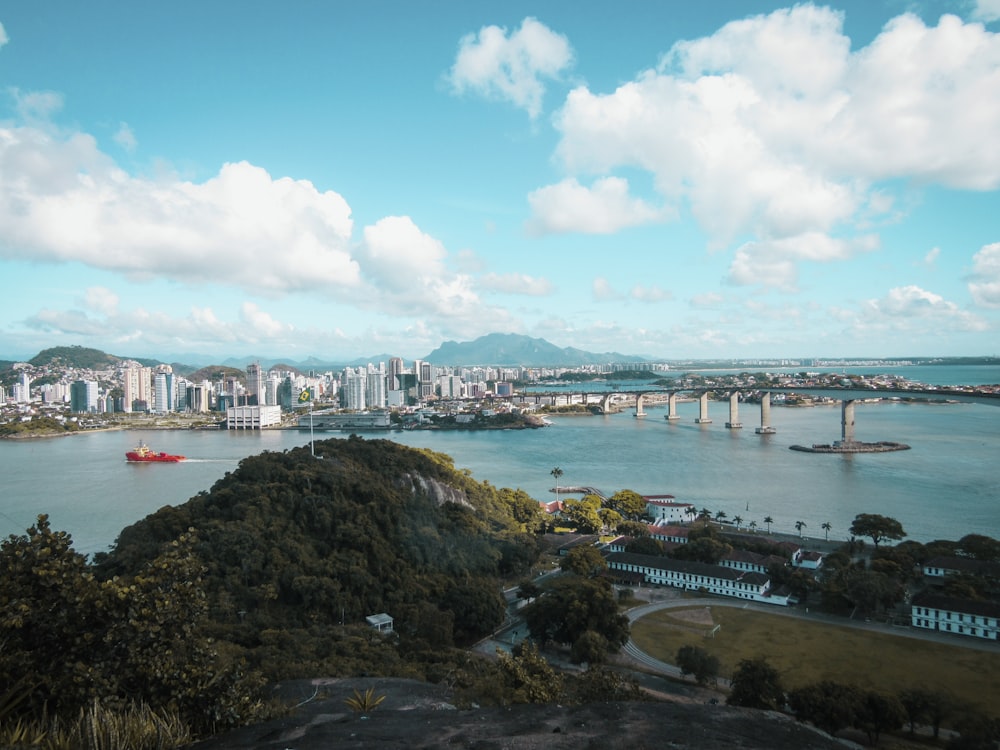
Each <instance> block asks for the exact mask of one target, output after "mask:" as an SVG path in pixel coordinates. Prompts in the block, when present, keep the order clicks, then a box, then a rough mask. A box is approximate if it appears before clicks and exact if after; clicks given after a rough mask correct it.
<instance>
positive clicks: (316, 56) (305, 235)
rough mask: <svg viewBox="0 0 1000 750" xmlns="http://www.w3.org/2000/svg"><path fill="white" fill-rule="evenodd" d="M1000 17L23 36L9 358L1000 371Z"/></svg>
mask: <svg viewBox="0 0 1000 750" xmlns="http://www.w3.org/2000/svg"><path fill="white" fill-rule="evenodd" d="M998 31H1000V2H998V0H924V1H923V2H917V3H910V2H903V1H902V0H882V1H881V2H874V3H869V2H860V1H857V0H850V1H844V2H836V3H830V4H806V5H793V4H791V3H778V2H769V1H763V0H752V1H749V2H742V1H741V2H730V1H728V0H726V1H720V2H717V3H712V4H709V6H708V7H672V4H666V3H664V4H654V5H652V6H650V5H649V4H639V3H625V4H624V5H619V6H616V7H615V8H614V9H612V8H610V7H607V6H606V5H604V4H600V3H583V4H575V5H573V6H565V7H559V6H553V7H546V6H541V7H535V6H533V4H530V3H523V2H513V3H508V4H505V5H504V6H503V7H496V8H491V7H488V6H480V5H476V4H465V3H459V2H444V3H440V4H435V5H434V6H433V7H420V6H415V5H413V4H404V3H400V2H389V3H387V4H383V5H379V6H377V7H376V6H370V5H367V4H358V5H356V6H355V5H347V4H341V3H335V4H334V3H330V4H326V3H315V4H302V5H301V6H296V7H295V8H294V9H287V8H279V7H276V6H273V5H271V4H267V3H263V2H257V1H253V2H244V3H240V4H239V5H236V4H234V3H229V2H220V3H213V4H210V5H208V6H205V5H204V4H195V3H193V2H189V1H182V2H180V3H177V4H173V5H171V6H169V7H167V6H156V7H154V6H148V7H137V8H134V9H131V10H130V12H128V13H122V12H119V11H118V10H116V9H115V8H113V7H111V6H101V5H98V6H86V5H80V4H76V3H70V2H68V0H56V1H55V2H52V3H48V4H46V5H45V6H44V7H43V8H40V9H39V8H34V7H31V6H28V5H24V4H22V5H19V6H11V7H6V8H4V9H2V10H0V89H2V92H0V274H2V278H3V279H4V285H3V288H4V294H3V295H2V300H0V359H5V358H9V359H19V358H28V357H31V356H33V355H34V354H36V353H37V352H38V351H40V350H42V349H45V348H48V347H53V346H66V345H80V346H85V347H93V348H97V349H101V350H103V351H106V352H109V353H114V354H117V355H120V356H136V357H157V358H160V359H163V360H170V359H173V358H174V357H176V356H178V355H187V354H191V355H201V356H204V357H208V358H211V357H215V358H216V359H217V360H218V361H222V360H225V359H227V358H230V357H233V358H239V357H250V356H252V357H282V356H283V357H288V358H289V359H294V360H306V359H308V358H310V357H315V358H319V359H322V360H339V361H352V360H355V359H357V358H359V357H370V356H377V355H378V354H379V353H384V352H391V353H394V354H398V355H399V356H401V357H403V358H405V359H407V360H412V359H416V358H419V357H422V356H425V355H426V354H427V353H428V352H430V351H432V350H433V349H435V348H436V347H438V346H439V345H440V344H441V343H443V342H446V341H472V340H475V339H476V338H478V337H479V336H482V335H484V334H487V333H491V332H503V333H518V334H523V335H526V336H530V337H534V338H542V339H545V340H546V341H548V342H551V343H553V344H555V345H556V346H559V347H575V348H579V349H583V350H586V351H591V352H619V353H622V354H627V355H635V356H643V357H648V358H650V359H659V360H678V359H687V358H690V359H736V358H776V357H779V358H807V357H828V358H835V357H871V358H891V357H920V356H925V357H927V356H989V355H995V354H997V353H998V351H997V342H998V340H1000V337H998V335H997V332H998V328H1000V223H998V222H997V220H996V218H995V217H996V215H997V212H998V209H1000V200H998V198H1000V149H997V147H996V143H997V136H998V135H1000V95H998V92H1000V34H998Z"/></svg>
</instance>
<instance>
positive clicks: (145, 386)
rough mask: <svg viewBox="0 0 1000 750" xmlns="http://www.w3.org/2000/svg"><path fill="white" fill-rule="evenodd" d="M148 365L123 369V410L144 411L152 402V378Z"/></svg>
mask: <svg viewBox="0 0 1000 750" xmlns="http://www.w3.org/2000/svg"><path fill="white" fill-rule="evenodd" d="M152 375H153V371H152V369H151V368H149V367H129V368H127V369H126V370H125V373H124V377H123V378H122V380H123V383H122V384H123V386H124V391H125V411H135V410H136V409H138V410H139V411H146V410H147V409H149V408H150V407H151V406H152V403H153V388H152V381H153V378H152Z"/></svg>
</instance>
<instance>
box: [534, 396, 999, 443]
mask: <svg viewBox="0 0 1000 750" xmlns="http://www.w3.org/2000/svg"><path fill="white" fill-rule="evenodd" d="M749 390H753V391H755V392H760V394H761V397H760V426H759V427H757V428H755V429H754V432H755V433H756V434H758V435H773V434H774V433H775V432H776V430H775V428H774V426H773V425H772V424H771V395H772V393H786V394H793V393H794V394H796V395H801V396H811V397H814V398H815V397H821V398H829V399H833V400H837V401H841V402H842V413H841V436H842V439H843V440H847V441H853V439H854V402H855V401H860V400H866V399H872V398H920V399H931V400H935V399H937V400H940V399H945V400H952V401H962V402H970V403H980V404H989V405H991V406H1000V395H998V394H991V393H967V392H956V391H953V390H950V389H946V388H925V389H915V388H908V389H864V388H801V387H800V388H794V387H777V386H776V387H769V388H756V389H742V390H741V389H724V388H676V389H671V388H663V387H651V388H648V389H641V390H633V391H624V390H623V391H615V390H611V391H580V392H566V391H559V392H550V393H522V394H517V396H516V397H515V398H516V399H517V400H520V401H521V403H525V402H528V403H530V402H532V401H533V402H534V403H535V404H536V405H542V404H551V405H553V406H559V405H571V404H582V405H584V406H590V405H594V406H596V407H598V408H599V410H600V412H601V413H602V414H607V413H610V412H612V411H614V409H615V405H616V404H619V403H625V404H628V405H632V404H633V403H634V407H635V416H636V418H640V419H641V418H643V417H645V416H646V410H645V407H646V406H647V405H648V402H650V401H656V402H659V403H664V402H665V403H666V406H667V414H666V419H667V421H668V422H673V421H676V420H678V419H680V417H678V415H677V401H678V398H680V397H681V394H690V397H691V398H692V399H696V400H697V401H698V416H697V418H696V419H695V420H694V421H695V423H696V424H711V423H712V419H711V417H710V416H709V411H708V402H709V396H710V395H711V394H717V393H727V394H728V396H727V397H726V398H727V400H728V404H729V419H728V420H727V421H726V423H725V425H726V428H727V429H730V430H738V429H741V428H742V427H743V424H742V422H740V416H739V403H740V400H741V398H744V397H743V391H749Z"/></svg>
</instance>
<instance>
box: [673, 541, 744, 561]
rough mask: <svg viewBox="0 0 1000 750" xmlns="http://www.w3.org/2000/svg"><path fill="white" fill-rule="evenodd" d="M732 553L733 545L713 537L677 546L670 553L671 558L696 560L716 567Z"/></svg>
mask: <svg viewBox="0 0 1000 750" xmlns="http://www.w3.org/2000/svg"><path fill="white" fill-rule="evenodd" d="M732 551H733V546H732V545H731V544H727V543H726V542H723V541H721V540H719V539H714V538H712V537H701V538H696V539H694V540H689V541H688V543H687V544H679V545H677V546H676V547H674V548H673V549H672V550H671V551H670V556H671V557H673V558H675V559H677V560H695V561H698V562H703V563H709V564H710V565H716V564H718V562H719V560H721V559H722V558H723V557H725V556H726V555H728V554H729V553H730V552H732Z"/></svg>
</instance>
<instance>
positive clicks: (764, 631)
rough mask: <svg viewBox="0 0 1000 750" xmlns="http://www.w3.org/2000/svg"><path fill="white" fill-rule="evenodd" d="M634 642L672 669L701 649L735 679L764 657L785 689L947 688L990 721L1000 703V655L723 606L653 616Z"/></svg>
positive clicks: (637, 627) (635, 630)
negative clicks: (744, 665)
mask: <svg viewBox="0 0 1000 750" xmlns="http://www.w3.org/2000/svg"><path fill="white" fill-rule="evenodd" d="M717 625H718V626H720V627H719V628H718V629H717V630H716V632H715V634H714V636H710V633H711V631H712V630H713V629H714V628H715V626H717ZM632 639H633V640H634V641H635V643H636V645H638V646H639V648H641V649H642V650H643V651H645V652H646V653H648V654H650V655H651V656H654V657H656V658H657V659H660V660H661V661H665V662H667V663H671V664H672V663H674V661H675V658H674V657H675V656H676V654H677V649H679V648H680V647H681V646H685V645H692V646H699V647H701V648H703V649H705V650H706V651H708V652H709V653H711V654H714V655H715V656H716V657H717V658H718V659H719V663H720V665H721V667H720V672H719V676H720V677H729V675H731V674H732V672H733V669H734V668H735V667H736V665H737V664H738V663H739V661H740V660H741V659H745V658H750V657H755V656H763V657H765V658H766V659H767V660H768V662H769V663H770V664H772V665H773V666H774V667H775V668H777V669H778V671H779V672H780V673H781V676H782V680H783V682H784V685H785V689H786V690H788V689H793V688H797V687H801V686H802V685H806V684H809V683H812V682H818V681H819V680H835V681H837V682H842V683H848V684H854V685H858V686H860V687H864V688H871V689H876V690H880V691H883V692H887V693H895V692H898V691H900V690H903V689H905V688H909V687H918V686H920V687H928V688H933V689H942V690H947V691H949V692H950V693H952V694H953V695H954V696H955V697H956V698H957V699H958V700H959V701H961V702H962V703H965V704H969V705H973V706H976V707H977V708H979V709H981V710H982V711H984V712H986V713H987V714H988V715H994V714H995V713H996V710H997V705H1000V651H978V650H974V649H967V648H962V647H961V646H958V645H954V646H952V645H943V644H938V643H931V642H929V641H924V640H920V639H916V638H906V637H902V636H893V635H891V634H888V633H886V634H882V633H871V632H868V631H864V630H858V629H856V628H850V627H838V626H834V625H823V624H819V623H812V622H803V621H802V620H800V619H798V618H793V617H783V616H781V615H769V614H765V613H761V612H752V611H749V610H745V609H738V608H735V607H727V606H724V605H713V606H712V607H711V608H709V609H707V610H706V608H705V607H692V608H687V609H671V610H661V611H660V612H654V613H653V614H650V615H647V616H646V617H643V618H642V619H641V620H639V621H637V622H635V623H633V625H632Z"/></svg>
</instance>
